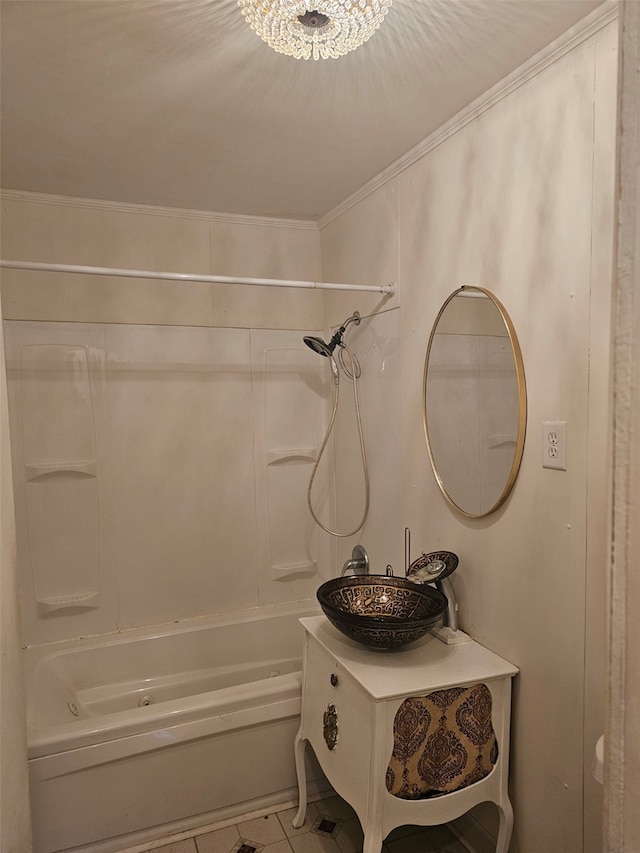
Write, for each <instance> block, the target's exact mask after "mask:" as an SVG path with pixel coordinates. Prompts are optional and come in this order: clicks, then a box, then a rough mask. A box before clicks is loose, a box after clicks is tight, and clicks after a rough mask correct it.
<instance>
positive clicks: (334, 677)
mask: <svg viewBox="0 0 640 853" xmlns="http://www.w3.org/2000/svg"><path fill="white" fill-rule="evenodd" d="M329 681H330V682H331V686H332V687H337V686H338V676H337V675H336V674H335V672H332V673H331V678H330V679H329Z"/></svg>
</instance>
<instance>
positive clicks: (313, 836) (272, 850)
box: [150, 796, 467, 853]
mask: <svg viewBox="0 0 640 853" xmlns="http://www.w3.org/2000/svg"><path fill="white" fill-rule="evenodd" d="M295 813H296V809H295V808H293V809H286V810H285V811H281V812H276V813H274V814H268V815H265V816H264V817H258V818H254V819H252V820H242V818H240V819H239V821H238V823H236V824H235V825H233V826H227V827H225V828H223V829H214V830H213V831H211V832H204V833H201V834H198V833H197V832H194V835H193V837H191V838H186V839H183V840H181V841H177V842H174V843H172V844H165V845H163V846H157V844H154V846H153V850H152V851H150V853H361V851H362V841H363V836H362V829H361V828H360V822H359V821H358V818H357V817H356V814H355V812H354V811H353V809H352V808H351V807H350V806H349V805H348V804H347V803H345V801H344V800H342V799H341V798H340V797H337V796H333V797H329V798H328V799H325V800H318V801H317V802H315V803H310V804H309V807H308V809H307V818H306V820H305V822H304V825H303V826H301V827H300V829H294V828H293V826H292V824H291V821H292V820H293V816H294V815H295ZM383 853H467V849H466V848H465V847H464V846H463V845H462V844H461V843H460V842H459V841H458V840H457V839H456V837H455V836H454V835H453V833H452V832H451V831H450V830H449V829H448V828H447V827H446V826H432V827H428V828H423V827H419V826H403V827H398V829H395V830H394V831H393V832H392V833H391V834H390V835H389V836H388V838H386V839H385V843H384V846H383Z"/></svg>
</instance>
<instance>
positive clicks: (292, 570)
mask: <svg viewBox="0 0 640 853" xmlns="http://www.w3.org/2000/svg"><path fill="white" fill-rule="evenodd" d="M317 568H318V564H317V562H315V561H311V560H307V561H303V562H300V563H282V564H280V565H278V566H271V571H272V575H273V579H274V580H278V578H285V577H288V576H289V575H299V574H315V572H316V571H317Z"/></svg>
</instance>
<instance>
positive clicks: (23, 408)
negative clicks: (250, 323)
mask: <svg viewBox="0 0 640 853" xmlns="http://www.w3.org/2000/svg"><path fill="white" fill-rule="evenodd" d="M5 331H6V347H7V359H8V375H9V399H10V412H11V417H12V436H13V439H14V441H13V459H14V472H15V481H16V482H15V489H16V498H17V501H16V508H17V518H18V543H19V545H18V547H19V558H20V568H21V604H22V611H23V618H24V640H25V642H27V643H33V642H43V641H49V640H58V639H63V638H66V637H70V636H74V635H77V634H85V633H102V632H107V631H113V630H116V629H117V628H133V627H136V626H140V625H151V624H158V623H163V622H169V621H175V620H178V619H183V618H186V617H193V616H199V615H205V614H210V613H217V612H223V611H229V610H235V609H242V608H245V607H252V606H257V605H259V604H269V603H277V602H280V601H289V600H298V599H303V598H310V597H312V596H313V595H314V593H315V589H316V587H317V586H318V583H319V582H320V580H321V579H322V578H324V577H328V576H329V571H330V559H329V548H328V542H327V539H326V537H320V536H319V535H318V532H317V531H316V530H314V529H313V524H312V520H311V518H310V516H309V513H308V512H307V509H306V503H305V500H304V496H305V494H306V480H307V479H308V476H309V473H310V470H311V467H310V466H311V460H312V459H313V458H314V456H315V454H316V453H317V450H318V447H319V445H320V441H321V438H322V430H323V426H324V424H325V423H326V400H327V394H328V382H327V377H326V374H323V372H322V367H323V366H324V365H323V364H319V363H318V359H317V358H314V357H313V354H312V353H310V352H309V351H307V350H306V348H304V346H303V345H302V342H301V340H300V336H299V334H298V333H295V332H286V331H267V330H258V331H253V332H252V331H249V330H246V329H204V328H185V327H175V326H173V327H170V326H135V325H128V326H121V325H98V324H75V323H22V322H13V321H9V322H7V324H6V326H5ZM328 473H329V472H328V471H325V472H324V476H323V478H321V480H320V485H321V487H322V491H323V493H324V495H325V504H326V505H327V506H325V511H328V512H331V509H332V499H331V495H332V488H330V487H331V485H332V484H331V482H330V478H329V476H328Z"/></svg>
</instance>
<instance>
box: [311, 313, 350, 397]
mask: <svg viewBox="0 0 640 853" xmlns="http://www.w3.org/2000/svg"><path fill="white" fill-rule="evenodd" d="M349 323H355V324H356V326H359V325H360V314H359V312H358V311H354V312H353V314H352V315H351V317H348V318H347V319H346V320H345V321H344V323H343V324H342V325H341V326H340V328H339V329H338V331H337V332H336V333H335V335H334V336H333V337H332V338H331V340H330V341H329V343H326V341H323V340H322V338H316V337H314V336H313V335H305V337H304V338H303V339H302V340H303V341H304V342H305V344H306V345H307V346H308V347H309V348H310V349H312V350H313V351H314V352H317V353H318V355H324V356H325V357H326V358H328V359H329V361H330V363H331V375H332V376H333V381H334V383H335V384H336V385H337V384H338V382H340V374H339V373H338V365H337V364H336V360H335V358H334V357H333V351H334V349H335V348H336V347H337V346H340V347H342V346H344V344H343V342H342V338H343V337H344V333H345V332H346V330H347V326H348V325H349Z"/></svg>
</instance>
